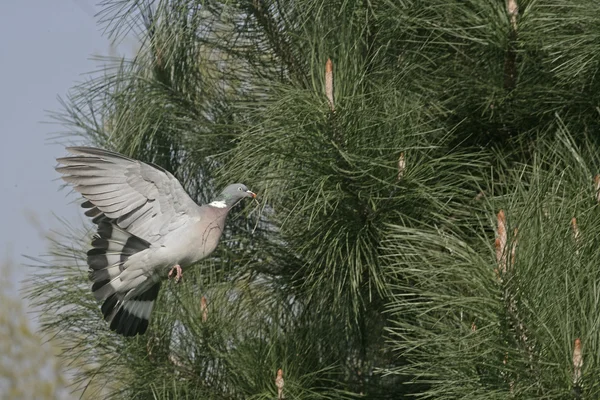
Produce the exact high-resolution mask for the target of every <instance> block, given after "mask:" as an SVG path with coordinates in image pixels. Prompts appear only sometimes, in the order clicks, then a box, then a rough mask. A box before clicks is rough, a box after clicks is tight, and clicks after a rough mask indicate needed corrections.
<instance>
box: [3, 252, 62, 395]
mask: <svg viewBox="0 0 600 400" xmlns="http://www.w3.org/2000/svg"><path fill="white" fill-rule="evenodd" d="M0 272H1V273H2V279H1V280H0V302H1V304H2V308H1V309H0V354H1V355H0V397H2V398H3V399H4V398H6V399H40V400H44V399H48V400H52V399H57V398H63V399H64V398H67V395H68V393H69V392H68V390H67V385H68V382H67V380H66V379H65V376H64V374H63V371H62V370H61V366H60V363H59V360H58V359H57V358H56V356H55V349H54V347H53V343H44V341H43V340H42V338H41V337H40V336H39V335H38V334H37V333H35V332H34V331H32V330H31V323H30V321H29V318H28V315H27V311H26V308H25V305H24V304H23V302H22V301H21V300H20V299H19V298H18V296H17V294H18V293H17V291H16V290H14V288H11V286H10V281H11V279H10V268H9V266H8V264H1V265H0Z"/></svg>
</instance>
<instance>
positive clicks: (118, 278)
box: [56, 147, 256, 336]
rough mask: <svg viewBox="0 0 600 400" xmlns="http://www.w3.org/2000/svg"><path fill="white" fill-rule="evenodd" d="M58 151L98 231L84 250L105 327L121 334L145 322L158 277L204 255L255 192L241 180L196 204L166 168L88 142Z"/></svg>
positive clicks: (177, 275)
mask: <svg viewBox="0 0 600 400" xmlns="http://www.w3.org/2000/svg"><path fill="white" fill-rule="evenodd" d="M67 151H68V152H69V153H71V154H73V156H69V157H64V158H59V159H57V161H58V163H59V164H61V165H60V166H58V167H57V168H56V170H57V171H58V172H60V173H61V174H62V179H63V180H65V181H66V182H68V183H70V184H72V185H73V187H74V189H75V190H76V191H77V192H79V193H81V194H82V195H83V197H85V199H86V201H85V202H84V203H83V204H82V207H84V208H87V211H86V212H85V215H87V216H89V217H92V218H93V219H92V222H93V223H94V224H96V225H97V233H96V234H95V235H94V238H93V240H92V249H91V250H90V251H88V253H87V263H88V265H89V278H90V280H92V281H93V282H94V283H93V285H92V292H93V293H94V296H95V297H96V299H97V300H99V301H104V304H102V314H103V315H104V319H105V320H106V321H108V323H109V324H110V329H111V330H113V331H116V332H117V333H119V334H122V335H124V336H135V335H137V334H140V335H141V334H143V333H145V332H146V329H147V328H148V322H149V320H150V314H151V312H152V307H153V305H154V301H155V300H156V298H157V296H158V291H159V290H160V284H161V281H162V280H164V279H165V278H171V276H173V275H175V281H176V282H178V281H179V280H180V279H181V276H182V268H185V267H186V266H188V265H190V264H193V263H195V262H196V261H198V260H201V259H203V258H205V257H207V256H208V255H210V254H211V253H212V252H213V251H214V250H215V248H216V247H217V244H218V243H219V239H220V238H221V234H222V233H223V229H224V225H225V219H226V217H227V214H228V213H229V210H231V208H232V207H233V206H234V205H236V204H237V203H238V202H239V201H240V200H242V199H243V198H245V197H250V198H256V195H255V194H254V193H252V192H251V191H250V190H248V189H247V188H246V186H245V185H243V184H241V183H235V184H233V185H229V186H227V187H226V188H225V189H224V190H223V192H222V193H221V194H220V195H219V196H218V197H217V198H216V199H215V200H214V201H213V202H211V203H209V204H205V205H203V206H198V205H197V204H196V203H195V202H194V201H193V200H192V199H191V198H190V197H189V196H188V194H187V193H186V192H185V190H184V189H183V187H182V186H181V184H180V183H179V181H178V180H177V179H176V178H175V177H174V176H173V175H172V174H171V173H169V172H168V171H166V170H165V169H163V168H161V167H159V166H156V165H148V164H145V163H143V162H141V161H137V160H132V159H130V158H127V157H125V156H123V155H121V154H118V153H114V152H111V151H107V150H102V149H98V148H92V147H68V148H67Z"/></svg>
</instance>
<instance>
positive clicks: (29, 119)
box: [0, 0, 125, 287]
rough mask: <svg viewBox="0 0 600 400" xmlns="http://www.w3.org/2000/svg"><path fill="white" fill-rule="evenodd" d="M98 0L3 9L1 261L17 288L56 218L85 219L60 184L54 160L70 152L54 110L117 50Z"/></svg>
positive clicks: (40, 1)
mask: <svg viewBox="0 0 600 400" xmlns="http://www.w3.org/2000/svg"><path fill="white" fill-rule="evenodd" d="M94 1H95V0H55V1H48V0H29V1H7V2H5V4H3V5H2V11H1V12H0V38H1V39H0V55H1V56H0V138H1V139H2V140H1V141H0V193H1V194H2V197H1V200H0V205H1V210H2V222H1V223H0V264H2V263H8V264H9V265H10V268H11V273H10V277H8V278H7V277H6V274H1V275H2V277H1V278H0V279H10V281H11V282H13V283H14V284H15V285H13V286H14V287H17V284H18V282H20V281H22V280H23V279H24V278H25V277H26V274H27V273H29V272H30V271H29V269H27V268H24V267H23V264H27V263H30V261H29V260H27V259H26V258H25V257H24V255H29V256H39V255H41V254H43V253H45V252H46V249H47V241H46V239H45V236H46V235H47V234H48V232H49V230H50V229H60V222H59V221H58V219H57V218H56V216H58V217H60V218H64V219H66V220H67V221H70V222H71V223H73V224H77V223H80V222H79V221H83V218H82V214H81V209H80V208H79V207H78V206H77V204H74V203H73V201H74V200H75V199H76V197H75V196H74V195H72V194H71V195H69V191H68V190H67V189H65V190H59V189H60V187H61V183H60V182H59V181H58V179H57V178H58V173H57V172H55V171H54V166H55V165H56V161H55V159H56V158H57V157H60V156H64V155H66V153H65V151H64V148H63V146H62V145H57V144H51V143H50V142H49V141H50V138H51V136H52V134H53V133H56V132H58V131H64V128H63V127H61V126H59V125H56V124H51V123H49V122H51V121H52V120H51V118H50V116H49V112H50V111H60V110H61V105H60V103H59V96H60V97H63V98H64V97H65V96H66V95H67V93H68V91H69V89H70V88H71V87H73V86H74V85H75V84H77V83H78V82H82V81H84V80H86V76H87V74H88V73H89V72H91V71H94V70H97V69H98V66H99V62H98V61H97V60H93V57H94V56H98V55H114V54H115V52H116V50H115V48H114V47H113V46H111V44H110V41H109V39H108V38H107V37H105V36H104V35H103V33H102V28H101V27H100V26H99V25H98V24H97V22H96V21H97V18H96V17H95V14H96V13H97V12H98V11H99V10H100V9H99V8H98V7H97V6H96V5H95V3H94ZM123 46H125V45H123V44H122V45H121V46H120V47H119V51H121V50H122V47H123ZM76 226H77V225H76Z"/></svg>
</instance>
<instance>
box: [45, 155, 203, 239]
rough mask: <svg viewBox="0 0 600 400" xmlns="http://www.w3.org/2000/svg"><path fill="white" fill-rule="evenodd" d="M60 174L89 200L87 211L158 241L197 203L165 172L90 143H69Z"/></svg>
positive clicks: (192, 211) (195, 208)
mask: <svg viewBox="0 0 600 400" xmlns="http://www.w3.org/2000/svg"><path fill="white" fill-rule="evenodd" d="M67 151H69V153H71V154H74V156H70V157H64V158H59V159H58V160H57V161H58V162H59V164H62V166H59V167H57V168H56V170H57V171H58V172H60V173H61V174H63V176H62V178H63V179H64V180H65V181H66V182H68V183H71V184H73V187H74V189H75V190H76V191H77V192H79V193H81V194H82V195H83V197H85V198H86V199H87V200H88V201H87V202H86V203H84V207H87V208H90V210H88V211H87V212H86V215H88V216H91V217H99V216H102V215H105V216H106V217H108V218H110V219H112V220H113V221H114V222H115V223H116V224H117V225H118V226H119V227H120V228H121V229H124V230H126V231H127V232H130V233H131V234H133V235H135V236H138V237H140V238H143V239H145V240H147V241H149V242H157V241H159V240H160V238H161V237H164V235H166V234H167V233H169V232H170V231H173V230H175V229H177V228H178V227H180V226H181V225H183V224H184V223H185V222H186V221H187V220H188V219H189V218H190V217H194V216H196V215H198V208H199V207H198V205H197V204H196V203H195V202H194V201H193V200H192V199H191V198H190V197H189V196H188V194H187V193H186V192H185V190H184V189H183V187H181V184H180V183H179V181H178V180H177V179H176V178H175V177H174V176H173V175H172V174H171V173H169V172H168V171H166V170H164V169H162V168H160V167H157V166H151V165H148V164H145V163H143V162H141V161H137V160H132V159H130V158H127V157H125V156H123V155H121V154H118V153H114V152H111V151H107V150H102V149H98V148H93V147H68V148H67Z"/></svg>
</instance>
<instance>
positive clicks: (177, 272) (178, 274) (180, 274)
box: [169, 264, 183, 283]
mask: <svg viewBox="0 0 600 400" xmlns="http://www.w3.org/2000/svg"><path fill="white" fill-rule="evenodd" d="M173 272H175V283H179V282H180V281H181V278H183V271H182V270H181V267H180V266H179V264H177V265H175V266H173V268H171V270H170V271H169V279H171V277H172V276H173Z"/></svg>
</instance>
